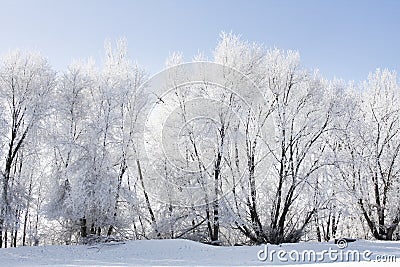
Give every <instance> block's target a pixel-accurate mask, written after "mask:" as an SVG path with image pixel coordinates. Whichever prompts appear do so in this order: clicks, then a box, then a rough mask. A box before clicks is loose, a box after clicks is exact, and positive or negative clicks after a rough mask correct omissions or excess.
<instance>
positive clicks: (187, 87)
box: [0, 33, 400, 248]
mask: <svg viewBox="0 0 400 267" xmlns="http://www.w3.org/2000/svg"><path fill="white" fill-rule="evenodd" d="M127 45H128V44H127V42H126V41H125V40H124V39H121V40H119V41H117V42H115V43H113V42H106V44H105V49H104V62H102V64H101V66H100V67H99V65H97V64H95V63H93V62H92V61H90V60H89V61H74V62H72V63H71V65H70V66H69V67H68V69H67V70H65V71H63V72H56V71H55V70H54V69H53V68H52V66H50V64H49V62H48V61H47V59H46V58H45V57H43V56H42V55H40V54H39V53H36V52H29V51H28V52H27V51H19V50H17V51H15V52H12V53H9V54H7V55H6V56H4V57H3V58H2V59H1V62H0V94H1V98H0V148H1V151H2V153H1V160H0V170H1V175H0V181H1V182H0V209H1V210H0V247H2V248H5V247H19V246H37V245H45V244H64V245H65V244H67V245H73V244H87V243H91V242H102V241H104V240H110V239H112V240H137V239H175V238H183V239H189V240H195V241H199V242H205V243H211V244H216V245H234V244H249V245H253V244H261V243H267V242H268V243H272V244H280V243H284V242H299V241H309V240H313V241H329V240H332V239H333V238H339V237H353V238H363V239H374V240H398V239H400V237H399V230H400V228H399V222H400V98H399V94H400V86H399V83H398V81H397V78H396V73H395V72H392V71H390V70H386V69H377V70H371V71H372V72H371V73H370V74H369V75H368V74H367V73H366V79H365V81H363V82H361V83H355V82H348V81H344V80H340V79H335V80H328V79H325V78H324V77H322V75H320V74H319V73H318V71H315V70H311V69H306V68H305V67H303V66H302V63H301V61H300V55H299V53H298V52H296V51H283V50H280V49H277V48H269V47H266V46H265V45H263V44H258V43H252V42H248V41H246V40H243V39H242V38H241V37H239V36H238V35H235V34H232V33H222V34H221V36H220V38H219V40H218V43H217V45H216V47H215V48H214V50H213V53H212V58H207V57H205V56H204V55H202V54H199V55H195V56H194V57H193V58H191V59H189V60H187V59H185V58H184V57H183V55H182V53H179V52H177V53H172V54H171V55H170V56H169V57H167V58H166V65H165V68H166V70H169V71H164V72H161V73H160V74H158V75H159V76H160V75H162V74H163V73H164V74H165V73H166V74H167V75H165V76H168V77H166V78H165V77H164V78H165V81H167V82H166V83H165V84H158V85H157V86H161V87H163V88H167V89H165V92H167V93H166V94H164V95H162V96H161V95H156V97H154V94H151V93H150V91H149V90H150V89H149V88H150V87H154V86H156V85H155V84H154V82H153V83H152V81H154V78H152V76H150V75H149V73H148V72H147V71H146V70H145V69H144V68H142V67H141V66H140V65H138V64H137V63H135V61H134V60H132V59H131V58H129V56H128V55H127ZM138 52H140V51H138ZM166 56H167V55H166ZM186 62H190V63H191V64H192V63H196V62H198V63H202V62H203V63H204V62H210V64H211V63H212V64H213V65H212V66H219V67H220V68H221V69H222V72H221V73H219V72H218V70H211V72H212V73H213V74H216V75H215V76H217V75H222V76H223V79H222V81H223V82H224V84H215V83H209V82H207V81H206V80H204V81H203V82H201V79H197V78H196V82H194V83H192V82H182V81H183V80H185V79H186V78H184V79H183V80H182V79H181V77H179V75H176V76H174V75H173V74H174V73H175V71H176V70H178V69H177V68H180V67H182V66H185V64H184V63H186ZM190 66H194V65H190ZM200 66H203V65H200ZM207 72H208V73H209V72H210V70H209V69H208V70H207V69H203V68H201V67H200V68H198V69H197V75H198V76H199V77H205V75H208V74H207ZM203 74H204V75H203ZM202 75H203V76H202ZM156 76H157V75H156ZM217 78H218V77H217ZM245 80H246V81H245ZM185 81H186V80H185ZM163 90H164V89H163ZM249 103H250V105H249ZM149 107H150V108H149Z"/></svg>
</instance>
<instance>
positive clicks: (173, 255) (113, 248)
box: [0, 240, 400, 267]
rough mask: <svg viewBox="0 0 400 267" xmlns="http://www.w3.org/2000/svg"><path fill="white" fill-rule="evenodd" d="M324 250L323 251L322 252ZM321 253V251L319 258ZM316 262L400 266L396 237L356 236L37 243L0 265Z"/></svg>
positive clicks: (10, 252)
mask: <svg viewBox="0 0 400 267" xmlns="http://www.w3.org/2000/svg"><path fill="white" fill-rule="evenodd" d="M310 251H314V252H316V255H317V256H316V257H313V253H312V252H310ZM323 251H326V252H325V253H323ZM329 251H331V255H329ZM335 251H337V252H335ZM349 251H357V252H359V253H360V262H358V261H351V262H348V261H346V260H340V258H339V257H340V255H342V257H343V258H345V256H343V255H350V254H352V253H348V252H349ZM265 252H267V254H268V258H267V259H265V261H261V260H259V257H260V258H261V259H264V258H265V255H266V253H265ZM346 253H347V254H346ZM303 255H304V257H303ZM321 255H324V257H323V259H322V256H321ZM335 255H336V256H337V257H338V259H337V260H336V261H335V260H334V259H335V257H336V256H335ZM352 255H354V254H352ZM363 255H367V256H368V259H369V260H370V261H368V262H367V261H365V260H364V261H363V259H362V258H363ZM278 256H279V257H280V259H279V257H278ZM330 256H331V257H332V258H330ZM308 257H311V258H308ZM293 259H296V260H293ZM303 259H304V260H303ZM309 259H311V260H309ZM352 259H356V258H352ZM388 261H391V262H388ZM316 263H323V264H324V266H399V263H400V242H377V241H362V240H360V241H356V242H354V243H349V244H348V246H347V247H346V248H344V249H339V248H338V247H337V245H335V244H333V243H314V242H309V243H298V244H282V245H281V246H277V245H267V248H266V247H265V245H260V246H241V247H233V246H232V247H215V246H210V245H206V244H201V243H196V242H193V241H188V240H140V241H127V242H122V243H109V244H98V245H94V246H85V245H79V246H40V247H19V248H6V249H0V265H1V266H4V267H5V266H46V265H47V266H141V265H147V266H167V265H173V266H177V265H178V266H194V265H195V266H202V265H203V266H204V265H207V266H216V265H219V266H221V265H222V266H238V265H240V266H254V265H271V264H272V265H281V264H284V265H286V266H291V265H297V264H302V265H303V266H309V265H315V264H316Z"/></svg>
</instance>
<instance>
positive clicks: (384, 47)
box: [0, 0, 400, 81]
mask: <svg viewBox="0 0 400 267" xmlns="http://www.w3.org/2000/svg"><path fill="white" fill-rule="evenodd" d="M221 31H228V32H230V31H232V32H234V33H237V34H241V35H242V37H243V39H246V40H249V41H256V42H260V43H263V44H264V45H265V46H267V47H278V48H282V49H294V50H298V51H299V52H300V54H301V58H302V64H303V65H304V66H306V67H308V68H318V69H319V70H320V71H321V73H322V74H323V75H324V76H326V77H328V78H333V77H339V78H343V79H346V80H356V81H359V80H362V79H365V78H366V77H367V75H368V73H369V72H370V71H373V70H374V69H375V68H378V67H380V68H389V69H392V70H396V71H397V72H400V50H399V49H400V1H397V0H381V1H379V0H375V1H372V0H292V1H289V0H282V1H278V0H276V1H268V0H265V1H261V0H260V1H255V0H248V1H245V0H242V1H235V0H231V1H229V0H197V1H194V0H186V1H185V0H164V1H162V0H158V1H156V0H141V1H128V0H114V1H111V0H110V1H106V0H97V1H96V0H81V1H79V0H47V1H46V0H35V1H33V0H31V1H28V0H26V1H21V0H0V54H2V55H3V54H5V53H7V52H8V51H10V50H13V49H15V48H21V49H31V50H37V51H40V52H41V53H42V54H43V55H45V56H46V57H48V58H49V60H50V62H51V63H52V65H53V66H54V67H55V69H57V70H64V69H66V67H67V65H68V64H69V63H70V62H71V60H72V59H85V58H88V57H92V58H94V59H95V60H96V61H100V60H101V58H102V55H103V46H104V41H105V40H106V39H111V40H113V39H117V38H120V37H126V38H127V40H128V44H129V55H130V57H131V58H132V59H136V60H138V62H139V63H140V64H141V65H143V66H144V67H146V68H147V69H148V71H149V72H150V73H156V72H158V71H160V70H161V69H162V67H163V66H164V62H165V59H166V57H167V56H168V54H169V53H170V52H173V51H182V52H183V53H184V54H185V56H186V58H187V59H188V60H190V59H191V57H192V56H193V55H194V54H197V52H198V51H202V52H204V53H205V54H206V55H211V51H212V49H213V48H214V47H215V45H216V43H217V42H218V36H219V33H220V32H221Z"/></svg>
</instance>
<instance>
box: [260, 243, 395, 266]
mask: <svg viewBox="0 0 400 267" xmlns="http://www.w3.org/2000/svg"><path fill="white" fill-rule="evenodd" d="M336 245H337V248H335V247H333V248H332V247H329V248H328V249H324V250H321V251H316V250H313V249H308V250H302V251H299V250H289V251H288V250H284V249H271V247H268V245H265V246H264V249H261V250H259V251H258V253H257V257H258V260H260V261H268V262H302V263H310V262H314V263H318V262H360V261H370V262H396V256H394V255H385V254H378V255H375V254H373V252H372V251H370V250H358V249H345V248H347V242H346V240H344V239H340V240H339V241H338V242H337V244H336Z"/></svg>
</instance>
